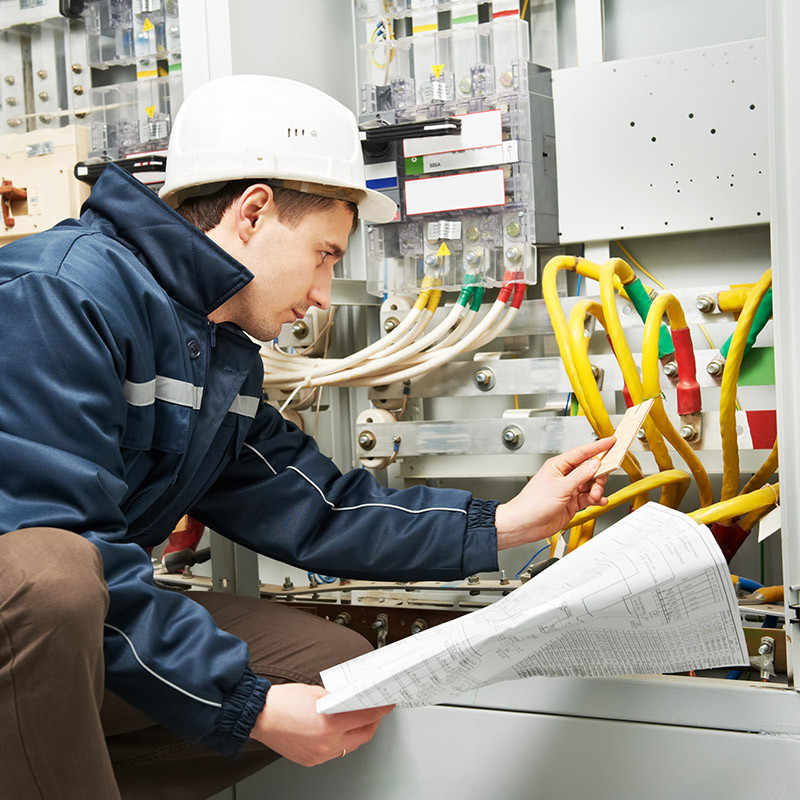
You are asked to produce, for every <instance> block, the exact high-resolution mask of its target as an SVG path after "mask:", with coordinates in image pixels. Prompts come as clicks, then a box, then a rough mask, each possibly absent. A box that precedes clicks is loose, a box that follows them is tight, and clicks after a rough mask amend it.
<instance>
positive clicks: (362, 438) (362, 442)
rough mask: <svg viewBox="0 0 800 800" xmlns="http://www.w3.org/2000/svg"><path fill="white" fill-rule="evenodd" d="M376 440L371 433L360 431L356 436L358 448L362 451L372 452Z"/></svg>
mask: <svg viewBox="0 0 800 800" xmlns="http://www.w3.org/2000/svg"><path fill="white" fill-rule="evenodd" d="M376 441H377V439H376V438H375V434H374V433H373V432H372V431H361V433H359V434H358V446H359V447H360V448H361V449H362V450H372V448H373V447H375V443H376Z"/></svg>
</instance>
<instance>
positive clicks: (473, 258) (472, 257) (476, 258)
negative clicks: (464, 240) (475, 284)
mask: <svg viewBox="0 0 800 800" xmlns="http://www.w3.org/2000/svg"><path fill="white" fill-rule="evenodd" d="M464 261H466V262H467V264H469V265H470V267H477V266H478V264H480V263H481V254H480V253H479V252H478V251H477V250H467V252H466V254H465V256H464Z"/></svg>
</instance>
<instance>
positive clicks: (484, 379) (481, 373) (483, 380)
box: [472, 367, 494, 392]
mask: <svg viewBox="0 0 800 800" xmlns="http://www.w3.org/2000/svg"><path fill="white" fill-rule="evenodd" d="M472 380H474V381H475V385H476V386H477V387H478V388H479V389H481V390H482V391H484V392H488V391H489V389H491V388H492V387H493V386H494V372H492V370H490V369H489V367H481V368H480V369H478V370H475V374H474V375H473V376H472Z"/></svg>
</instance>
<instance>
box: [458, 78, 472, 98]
mask: <svg viewBox="0 0 800 800" xmlns="http://www.w3.org/2000/svg"><path fill="white" fill-rule="evenodd" d="M458 91H459V92H461V94H469V93H470V92H471V91H472V81H471V80H470V79H469V78H462V79H461V80H460V81H459V82H458Z"/></svg>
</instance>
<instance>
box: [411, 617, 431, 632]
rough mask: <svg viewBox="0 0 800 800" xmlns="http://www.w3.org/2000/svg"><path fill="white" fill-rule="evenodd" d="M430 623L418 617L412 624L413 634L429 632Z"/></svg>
mask: <svg viewBox="0 0 800 800" xmlns="http://www.w3.org/2000/svg"><path fill="white" fill-rule="evenodd" d="M427 628H428V623H427V621H426V620H424V619H422V617H418V618H417V619H415V620H414V621H413V622H412V623H411V633H412V634H415V633H422V631H424V630H427Z"/></svg>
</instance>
